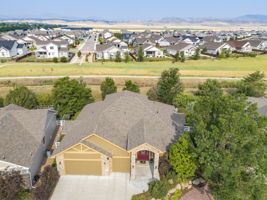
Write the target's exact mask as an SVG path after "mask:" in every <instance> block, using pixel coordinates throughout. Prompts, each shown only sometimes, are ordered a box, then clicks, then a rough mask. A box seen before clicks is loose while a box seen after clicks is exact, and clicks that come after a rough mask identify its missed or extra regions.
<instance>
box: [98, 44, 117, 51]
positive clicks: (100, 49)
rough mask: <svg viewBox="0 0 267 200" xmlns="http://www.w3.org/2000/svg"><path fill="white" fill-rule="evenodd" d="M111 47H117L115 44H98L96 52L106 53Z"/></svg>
mask: <svg viewBox="0 0 267 200" xmlns="http://www.w3.org/2000/svg"><path fill="white" fill-rule="evenodd" d="M111 47H115V46H114V44H98V45H96V51H97V52H101V51H105V50H107V49H109V48H111Z"/></svg>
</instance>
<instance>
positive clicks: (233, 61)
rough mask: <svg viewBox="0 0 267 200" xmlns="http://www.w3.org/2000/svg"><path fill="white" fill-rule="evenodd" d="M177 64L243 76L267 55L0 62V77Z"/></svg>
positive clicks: (265, 67) (155, 69)
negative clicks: (195, 58)
mask: <svg viewBox="0 0 267 200" xmlns="http://www.w3.org/2000/svg"><path fill="white" fill-rule="evenodd" d="M170 67H178V68H179V69H180V70H181V71H180V72H181V74H182V76H211V77H243V76H245V75H247V74H249V73H252V72H254V71H256V70H259V71H263V72H265V73H266V72H267V55H262V56H257V57H256V58H250V57H241V58H229V59H221V60H210V59H205V60H188V61H186V62H185V63H181V62H178V63H172V62H171V61H159V62H142V63H137V62H131V63H115V62H103V63H102V62H97V63H86V64H83V65H81V66H80V65H78V64H69V63H66V64H65V63H0V77H7V76H57V75H63V76H68V75H147V76H158V75H160V73H161V72H162V71H163V70H166V69H168V68H170Z"/></svg>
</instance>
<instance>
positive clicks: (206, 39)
mask: <svg viewBox="0 0 267 200" xmlns="http://www.w3.org/2000/svg"><path fill="white" fill-rule="evenodd" d="M203 41H204V42H219V43H222V42H223V40H222V39H221V38H219V37H217V36H206V37H204V38H203Z"/></svg>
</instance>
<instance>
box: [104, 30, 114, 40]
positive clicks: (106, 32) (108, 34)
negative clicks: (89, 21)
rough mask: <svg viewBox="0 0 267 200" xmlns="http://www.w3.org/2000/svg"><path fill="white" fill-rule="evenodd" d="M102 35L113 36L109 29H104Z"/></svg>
mask: <svg viewBox="0 0 267 200" xmlns="http://www.w3.org/2000/svg"><path fill="white" fill-rule="evenodd" d="M102 36H103V38H104V39H108V38H111V37H112V36H113V33H111V32H110V31H109V30H104V31H103V33H102Z"/></svg>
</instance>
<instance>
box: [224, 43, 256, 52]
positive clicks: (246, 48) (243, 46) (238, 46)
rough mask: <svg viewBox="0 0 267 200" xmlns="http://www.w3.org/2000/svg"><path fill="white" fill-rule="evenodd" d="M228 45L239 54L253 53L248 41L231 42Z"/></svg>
mask: <svg viewBox="0 0 267 200" xmlns="http://www.w3.org/2000/svg"><path fill="white" fill-rule="evenodd" d="M227 44H229V45H230V46H231V48H232V49H233V50H236V51H239V52H243V53H246V52H251V51H252V47H251V45H250V43H249V42H248V41H246V40H230V41H228V42H227Z"/></svg>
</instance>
